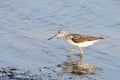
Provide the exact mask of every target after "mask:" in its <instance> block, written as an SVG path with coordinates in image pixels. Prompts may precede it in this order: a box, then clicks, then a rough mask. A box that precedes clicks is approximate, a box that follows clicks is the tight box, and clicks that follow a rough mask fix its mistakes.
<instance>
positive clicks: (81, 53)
mask: <svg viewBox="0 0 120 80" xmlns="http://www.w3.org/2000/svg"><path fill="white" fill-rule="evenodd" d="M83 54H84V53H83V50H82V48H81V47H80V52H79V55H80V61H82V58H83Z"/></svg>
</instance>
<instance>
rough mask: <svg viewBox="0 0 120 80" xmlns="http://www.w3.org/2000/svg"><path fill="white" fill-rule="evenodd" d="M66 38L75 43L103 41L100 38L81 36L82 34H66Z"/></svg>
mask: <svg viewBox="0 0 120 80" xmlns="http://www.w3.org/2000/svg"><path fill="white" fill-rule="evenodd" d="M67 36H72V41H73V42H75V43H81V42H85V41H93V40H98V39H103V38H102V37H93V36H88V35H82V34H68V35H67Z"/></svg>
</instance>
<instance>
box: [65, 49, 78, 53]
mask: <svg viewBox="0 0 120 80" xmlns="http://www.w3.org/2000/svg"><path fill="white" fill-rule="evenodd" d="M66 52H75V53H80V52H79V51H77V50H74V49H69V50H67V51H66Z"/></svg>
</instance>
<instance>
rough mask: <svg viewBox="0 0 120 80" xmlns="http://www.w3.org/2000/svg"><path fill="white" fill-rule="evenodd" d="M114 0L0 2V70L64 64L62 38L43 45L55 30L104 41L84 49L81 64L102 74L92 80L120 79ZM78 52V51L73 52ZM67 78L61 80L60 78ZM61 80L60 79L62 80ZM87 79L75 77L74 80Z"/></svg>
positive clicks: (118, 12) (119, 12)
mask: <svg viewBox="0 0 120 80" xmlns="http://www.w3.org/2000/svg"><path fill="white" fill-rule="evenodd" d="M119 3H120V1H119V0H0V67H7V66H13V67H16V68H20V69H23V70H26V69H28V70H32V71H33V72H34V73H37V72H36V69H37V68H39V67H44V66H54V65H57V64H60V63H62V62H65V61H66V60H67V57H66V56H67V55H71V56H73V57H75V56H76V55H75V53H66V52H65V51H66V50H67V49H69V48H74V47H71V46H69V45H67V44H66V43H65V42H64V41H63V40H62V39H56V38H55V39H53V40H51V41H47V38H49V37H50V36H52V35H53V34H55V33H56V32H57V31H58V30H59V29H64V30H66V31H67V32H68V33H82V34H87V35H93V36H101V37H104V40H101V41H99V42H98V43H96V44H95V45H93V46H90V47H88V48H85V49H84V52H85V54H84V58H83V60H84V61H85V62H87V63H91V64H93V65H95V66H96V67H98V68H101V72H100V73H99V74H98V75H95V76H94V77H92V80H119V79H120V76H119V74H120V62H119V61H120V51H119V50H120V5H119ZM75 49H77V48H75ZM66 77H67V75H66V76H65V78H66ZM63 79H64V77H63ZM79 79H81V80H82V79H83V80H87V79H86V78H79V77H77V78H74V80H79Z"/></svg>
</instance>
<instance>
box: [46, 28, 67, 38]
mask: <svg viewBox="0 0 120 80" xmlns="http://www.w3.org/2000/svg"><path fill="white" fill-rule="evenodd" d="M66 34H67V33H66V32H65V31H64V30H59V31H58V32H57V33H56V34H55V35H54V36H52V37H50V38H49V39H48V40H50V39H52V38H54V37H57V38H64V37H65V36H66Z"/></svg>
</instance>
